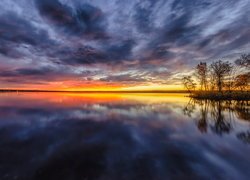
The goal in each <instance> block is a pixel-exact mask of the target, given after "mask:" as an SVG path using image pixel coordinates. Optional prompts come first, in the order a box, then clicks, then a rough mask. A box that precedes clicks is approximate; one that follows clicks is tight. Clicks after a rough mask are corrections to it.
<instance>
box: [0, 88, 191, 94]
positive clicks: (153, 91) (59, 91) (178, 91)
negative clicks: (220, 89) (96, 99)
mask: <svg viewBox="0 0 250 180" xmlns="http://www.w3.org/2000/svg"><path fill="white" fill-rule="evenodd" d="M1 92H54V93H183V94H187V93H188V91H186V90H169V91H166V90H146V91H143V90H140V91H135V90H133V91H132V90H131V91H127V90H126V91H125V90H119V91H118V90H117V91H116V90H114V91H66V90H19V89H0V93H1Z"/></svg>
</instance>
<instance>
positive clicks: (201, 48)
mask: <svg viewBox="0 0 250 180" xmlns="http://www.w3.org/2000/svg"><path fill="white" fill-rule="evenodd" d="M32 2H33V3H30V1H28V0H23V1H18V2H16V1H14V0H10V1H7V0H3V2H2V3H1V4H0V10H1V13H0V54H1V55H2V57H4V58H3V59H7V60H13V61H14V60H16V59H22V62H23V63H24V64H27V66H29V67H27V69H29V68H30V66H31V65H30V64H29V62H28V60H30V59H32V62H36V64H37V67H36V68H35V69H36V70H37V69H39V71H40V69H42V67H44V66H47V65H48V64H49V65H51V66H54V67H55V66H57V65H58V68H61V66H62V67H63V68H65V66H66V67H67V68H68V69H69V71H70V72H75V71H77V69H76V68H79V67H85V66H88V67H93V68H95V67H96V65H97V64H103V65H104V66H105V65H106V66H110V68H112V69H113V70H114V72H116V73H117V72H118V71H120V72H119V73H117V74H112V76H110V77H107V78H106V80H107V81H116V80H117V79H119V78H121V77H120V74H126V75H127V77H122V79H125V80H128V81H133V80H132V79H131V77H134V75H136V74H134V73H132V74H129V73H128V72H129V71H130V70H131V69H133V70H134V69H135V68H137V70H138V71H140V72H141V73H142V72H144V71H147V72H150V70H151V71H152V72H151V73H149V74H151V77H147V79H148V80H149V79H152V78H154V77H153V76H155V74H158V70H159V68H161V67H162V66H165V67H167V68H171V70H172V72H177V71H178V69H180V68H182V67H180V65H182V66H184V65H185V68H190V67H191V66H193V64H195V63H196V62H197V61H200V60H207V59H208V60H214V59H216V58H220V57H223V56H228V55H234V54H239V53H247V52H246V51H247V50H248V49H249V41H250V34H249V32H250V26H249V24H250V19H249V13H250V10H249V9H250V2H249V1H248V0H239V1H233V0H228V1H217V0H209V1H200V0H190V1H187V0H167V1H166V0H158V1H154V0H144V1H142V0H136V1H132V0H129V1H120V0H113V1H105V2H104V1H101V0H93V1H84V2H82V1H80V0H67V1H66V0H33V1H32ZM3 59H1V63H2V64H1V65H2V66H3V67H4V65H5V64H7V63H6V62H7V61H6V62H5V61H4V60H3ZM27 59H28V60H27ZM20 64H21V63H20ZM20 64H19V65H16V64H13V66H16V67H14V68H13V69H23V68H24V69H25V67H23V66H21V65H20ZM8 65H9V64H8ZM24 66H25V65H24ZM104 66H102V67H104ZM67 68H66V69H67ZM99 68H100V67H99ZM31 69H34V68H31ZM42 70H43V69H42ZM99 70H100V71H99V72H101V71H103V73H101V74H99V75H102V74H105V75H106V74H108V73H110V72H108V71H109V70H107V69H105V68H104V69H102V68H100V69H99ZM44 71H45V73H46V74H49V75H51V74H50V73H48V72H46V70H44ZM56 71H57V72H59V71H60V70H58V69H57V70H56ZM63 71H64V69H62V70H61V72H62V74H63ZM36 73H37V75H38V74H39V73H40V72H38V71H37V72H35V71H34V72H32V71H31V72H30V74H36ZM166 73H167V74H168V73H170V72H169V71H168V72H166ZM15 74H18V72H15ZM27 74H28V73H27ZM41 74H42V72H41ZM52 74H53V73H52ZM170 74H171V73H170ZM66 75H68V73H65V76H66ZM95 75H97V74H95ZM126 75H124V76H126ZM53 76H54V74H53ZM77 76H78V75H77V73H76V77H77ZM90 76H91V75H90ZM114 76H115V78H114ZM122 76H123V75H122ZM148 76H149V75H148ZM46 77H48V76H46ZM91 77H92V76H91ZM91 77H89V78H91ZM102 77H104V76H102ZM117 77H118V78H117ZM156 77H158V76H156ZM168 77H169V76H168ZM103 80H105V78H103ZM143 80H146V78H144V79H143ZM137 81H138V79H136V78H134V82H137Z"/></svg>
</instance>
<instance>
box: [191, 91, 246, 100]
mask: <svg viewBox="0 0 250 180" xmlns="http://www.w3.org/2000/svg"><path fill="white" fill-rule="evenodd" d="M190 97H192V98H195V99H209V100H239V101H240V100H250V91H223V92H218V91H196V92H192V93H191V94H190Z"/></svg>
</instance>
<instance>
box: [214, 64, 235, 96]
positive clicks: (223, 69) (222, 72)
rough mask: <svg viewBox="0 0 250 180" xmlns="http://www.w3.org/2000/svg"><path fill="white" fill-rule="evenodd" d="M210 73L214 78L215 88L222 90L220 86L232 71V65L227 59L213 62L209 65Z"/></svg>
mask: <svg viewBox="0 0 250 180" xmlns="http://www.w3.org/2000/svg"><path fill="white" fill-rule="evenodd" d="M210 68H211V73H212V76H213V78H214V79H215V82H216V86H217V89H218V90H219V92H222V87H223V84H224V79H225V77H226V76H227V75H229V74H230V72H231V71H232V65H231V63H229V62H228V61H226V62H222V61H221V60H219V61H216V62H213V63H212V64H211V65H210Z"/></svg>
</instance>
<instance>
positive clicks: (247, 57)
mask: <svg viewBox="0 0 250 180" xmlns="http://www.w3.org/2000/svg"><path fill="white" fill-rule="evenodd" d="M235 64H236V65H239V66H241V67H246V68H248V69H250V54H243V55H241V57H240V58H239V59H237V60H236V61H235Z"/></svg>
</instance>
